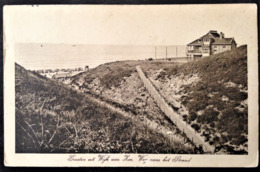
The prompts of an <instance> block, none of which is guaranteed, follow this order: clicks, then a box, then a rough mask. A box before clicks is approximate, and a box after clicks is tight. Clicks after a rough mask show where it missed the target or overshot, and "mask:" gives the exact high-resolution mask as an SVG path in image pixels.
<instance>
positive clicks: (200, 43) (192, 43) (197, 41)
mask: <svg viewBox="0 0 260 172" xmlns="http://www.w3.org/2000/svg"><path fill="white" fill-rule="evenodd" d="M188 45H203V42H201V41H199V39H196V40H195V41H193V42H191V43H189V44H188Z"/></svg>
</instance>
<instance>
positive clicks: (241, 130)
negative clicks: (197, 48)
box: [147, 46, 248, 153]
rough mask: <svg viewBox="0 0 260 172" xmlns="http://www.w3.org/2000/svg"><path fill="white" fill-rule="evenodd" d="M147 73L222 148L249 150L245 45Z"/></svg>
mask: <svg viewBox="0 0 260 172" xmlns="http://www.w3.org/2000/svg"><path fill="white" fill-rule="evenodd" d="M147 76H149V78H150V79H151V80H152V81H153V83H154V85H155V86H156V88H157V89H158V90H159V91H160V93H161V94H162V95H163V96H164V97H165V98H166V100H167V101H168V102H169V103H170V104H171V105H172V107H173V108H174V109H175V110H176V111H178V112H180V111H183V112H184V113H182V114H181V115H182V117H183V119H184V120H186V121H187V122H188V123H190V124H191V125H192V127H194V128H195V129H196V130H197V131H198V132H200V133H201V135H203V136H205V137H206V141H208V142H209V143H210V144H214V145H215V146H216V147H217V149H219V150H221V151H227V152H229V153H246V152H247V135H248V107H247V90H248V89H247V47H246V46H241V47H239V48H237V49H235V50H233V51H227V52H223V53H220V54H217V55H213V56H210V57H205V58H202V59H200V60H196V61H192V62H189V63H186V64H183V65H180V66H172V67H171V68H168V67H165V68H162V69H161V70H157V71H156V70H150V71H149V72H147ZM176 100H177V102H176ZM185 111H186V112H185Z"/></svg>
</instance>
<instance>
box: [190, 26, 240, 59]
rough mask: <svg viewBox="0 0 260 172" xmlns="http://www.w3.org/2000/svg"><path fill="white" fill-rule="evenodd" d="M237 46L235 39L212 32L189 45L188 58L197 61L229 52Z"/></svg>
mask: <svg viewBox="0 0 260 172" xmlns="http://www.w3.org/2000/svg"><path fill="white" fill-rule="evenodd" d="M236 46H237V44H236V42H235V39H234V38H225V37H224V33H222V32H220V33H218V32H217V31H215V30H210V31H209V32H208V33H207V34H206V35H204V36H202V37H200V38H198V39H196V40H195V41H193V42H191V43H189V44H187V53H186V54H187V57H188V58H190V59H197V58H201V57H205V56H209V55H212V54H218V53H221V52H224V51H227V50H233V49H235V48H236Z"/></svg>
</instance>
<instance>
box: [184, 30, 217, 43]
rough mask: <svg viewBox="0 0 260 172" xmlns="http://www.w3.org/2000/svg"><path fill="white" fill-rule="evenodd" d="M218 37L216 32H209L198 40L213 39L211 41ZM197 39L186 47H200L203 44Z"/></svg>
mask: <svg viewBox="0 0 260 172" xmlns="http://www.w3.org/2000/svg"><path fill="white" fill-rule="evenodd" d="M218 37H219V34H218V33H217V31H214V30H210V31H209V32H208V33H207V34H206V35H203V36H202V37H200V38H199V39H203V38H213V39H216V38H218ZM199 39H196V40H195V41H193V42H191V43H189V44H188V45H202V44H203V43H202V42H200V41H199Z"/></svg>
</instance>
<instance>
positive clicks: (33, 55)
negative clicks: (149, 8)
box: [15, 43, 186, 70]
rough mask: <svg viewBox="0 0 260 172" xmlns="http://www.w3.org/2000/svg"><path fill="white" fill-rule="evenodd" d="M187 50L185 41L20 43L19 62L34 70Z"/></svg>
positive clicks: (157, 56)
mask: <svg viewBox="0 0 260 172" xmlns="http://www.w3.org/2000/svg"><path fill="white" fill-rule="evenodd" d="M185 52H186V46H185V45H85V44H51V43H18V44H15V62H16V63H18V64H20V65H22V66H23V67H25V68H26V69H30V70H39V69H62V68H67V69H73V68H76V67H85V66H89V68H95V67H97V66H98V65H101V64H104V63H108V62H113V61H124V60H145V59H149V58H153V59H160V58H177V57H185V56H186V55H185Z"/></svg>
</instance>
